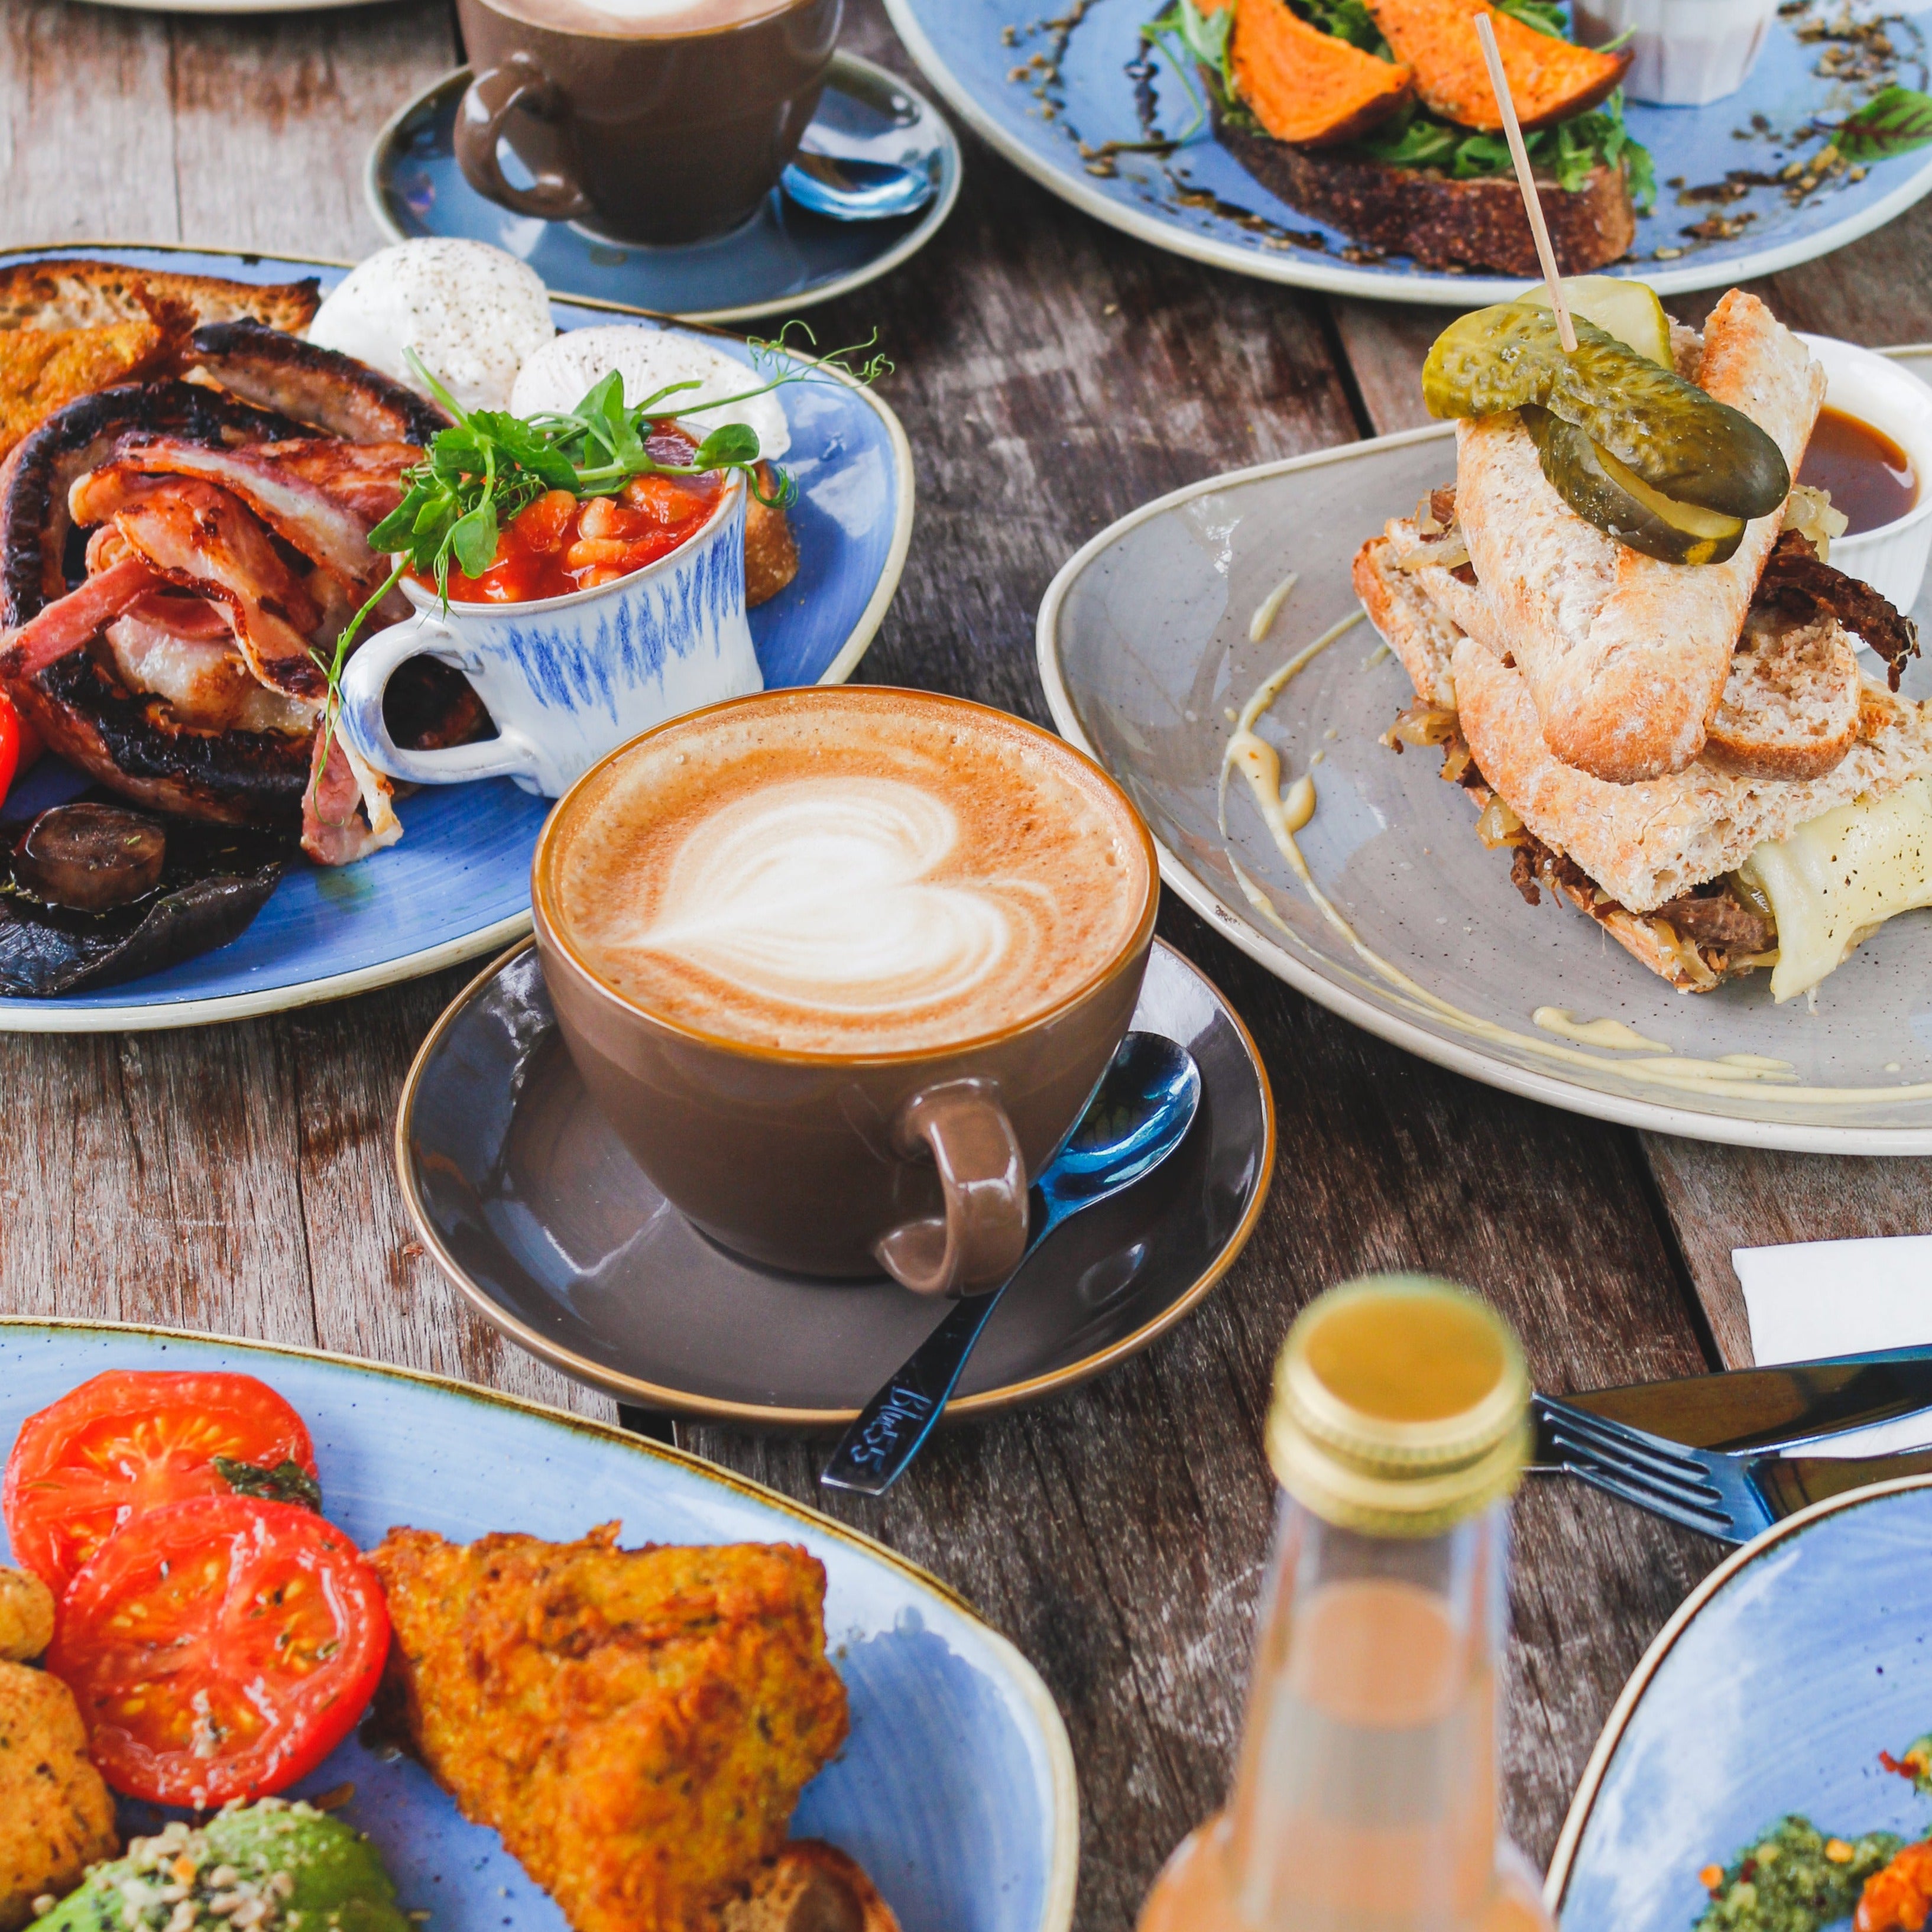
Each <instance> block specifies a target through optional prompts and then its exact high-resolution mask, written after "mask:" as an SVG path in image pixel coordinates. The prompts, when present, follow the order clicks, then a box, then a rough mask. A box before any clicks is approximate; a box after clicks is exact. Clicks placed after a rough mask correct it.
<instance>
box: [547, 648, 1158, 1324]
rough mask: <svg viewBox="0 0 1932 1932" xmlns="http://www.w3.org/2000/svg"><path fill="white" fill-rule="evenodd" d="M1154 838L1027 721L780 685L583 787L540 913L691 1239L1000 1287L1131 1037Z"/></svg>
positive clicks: (582, 1068)
mask: <svg viewBox="0 0 1932 1932" xmlns="http://www.w3.org/2000/svg"><path fill="white" fill-rule="evenodd" d="M1159 892H1160V880H1159V874H1158V871H1157V868H1156V862H1155V857H1154V844H1153V841H1152V840H1151V838H1149V836H1148V831H1147V828H1146V827H1145V826H1144V825H1143V824H1142V822H1141V820H1140V817H1139V814H1137V813H1136V811H1135V810H1134V808H1133V805H1131V804H1130V802H1128V800H1127V797H1126V795H1125V794H1124V793H1122V792H1121V790H1120V789H1119V787H1118V786H1116V785H1115V784H1114V782H1113V781H1112V779H1111V778H1109V777H1108V776H1107V775H1106V773H1105V772H1103V771H1102V770H1101V769H1100V767H1099V766H1097V765H1095V764H1094V763H1092V761H1091V760H1089V759H1088V758H1087V757H1084V756H1083V755H1082V754H1081V753H1079V751H1076V750H1074V749H1073V747H1072V746H1071V745H1068V744H1067V743H1065V742H1063V741H1062V740H1061V739H1058V738H1056V737H1055V736H1053V735H1052V733H1049V732H1046V731H1042V730H1039V729H1038V728H1037V727H1035V726H1034V725H1031V724H1028V723H1026V722H1025V721H1024V720H1022V719H1020V718H1014V717H1012V716H1010V715H1008V714H1007V713H1006V712H1001V711H995V710H992V709H989V708H988V707H987V706H984V705H979V704H972V703H968V702H966V701H965V700H963V699H960V698H955V697H941V696H939V695H938V694H935V693H932V692H929V691H898V690H892V689H888V688H883V687H880V686H872V685H868V686H853V687H824V688H808V689H804V690H784V691H765V692H762V693H760V694H757V696H754V697H745V698H739V699H734V700H731V701H730V702H728V703H724V704H718V705H713V706H711V707H709V709H706V710H703V711H698V712H692V713H691V714H689V715H687V716H685V717H683V718H678V719H676V720H674V721H672V722H671V723H670V724H664V725H661V726H660V727H658V729H657V730H654V731H650V732H647V733H645V734H644V736H642V737H641V738H637V739H633V740H632V741H631V742H630V743H629V744H628V745H624V746H623V747H622V748H620V749H619V750H617V751H613V752H612V753H611V754H610V756H609V757H606V758H605V759H604V760H603V761H602V762H601V763H599V764H597V765H595V766H592V768H591V769H590V770H589V772H586V773H585V775H583V777H582V778H580V779H579V780H578V781H577V784H575V785H574V787H572V788H571V790H570V791H568V793H565V796H564V797H563V799H562V801H561V802H560V803H559V805H558V806H557V808H556V811H554V812H553V813H552V814H551V815H550V820H549V822H548V823H547V824H546V825H545V826H544V829H543V832H542V834H541V836H540V838H538V842H537V849H536V855H535V859H534V861H533V863H532V874H531V890H530V901H531V908H532V916H533V919H534V921H535V928H536V941H537V949H538V953H539V955H540V956H541V959H542V961H543V968H544V979H545V980H546V981H547V983H548V986H549V989H550V999H551V1002H552V1004H553V1007H555V1010H556V1018H557V1024H558V1025H559V1028H560V1029H561V1031H562V1035H563V1039H564V1042H565V1045H566V1046H567V1047H568V1049H569V1052H570V1054H571V1058H572V1059H573V1060H574V1061H575V1063H576V1064H577V1070H578V1072H579V1073H580V1075H581V1076H582V1077H583V1082H584V1084H585V1085H586V1088H588V1089H589V1093H590V1094H591V1096H592V1098H593V1099H594V1100H595V1102H596V1103H597V1104H598V1106H599V1107H600V1108H601V1109H602V1110H603V1112H604V1114H605V1115H606V1116H607V1118H608V1119H609V1120H610V1124H611V1125H612V1126H613V1127H614V1128H615V1129H616V1132H617V1133H618V1135H619V1137H620V1138H621V1139H622V1141H623V1142H624V1143H625V1146H626V1147H628V1149H629V1150H630V1151H631V1154H632V1156H633V1157H634V1158H635V1160H637V1164H638V1166H640V1167H641V1168H642V1169H643V1172H644V1173H645V1174H646V1175H647V1176H648V1177H649V1179H650V1180H651V1181H652V1182H653V1183H654V1184H655V1185H656V1187H658V1189H659V1190H661V1193H663V1194H664V1196H665V1198H666V1199H667V1200H668V1201H669V1202H670V1203H671V1205H673V1207H675V1208H678V1209H679V1211H681V1212H682V1213H683V1214H685V1216H686V1217H687V1218H688V1219H689V1220H691V1221H692V1222H693V1223H695V1224H696V1225H697V1227H698V1228H700V1229H702V1230H703V1232H705V1233H706V1235H709V1236H710V1237H711V1238H712V1239H713V1240H715V1241H718V1242H719V1243H720V1244H722V1245H723V1246H724V1247H727V1248H730V1249H731V1250H734V1251H735V1252H736V1253H739V1254H741V1255H743V1256H746V1257H748V1259H751V1260H752V1261H754V1262H760V1263H762V1264H763V1265H766V1266H767V1267H771V1268H782V1269H785V1270H787V1271H792V1272H794V1273H798V1274H812V1275H823V1276H827V1277H846V1278H862V1277H869V1278H876V1277H877V1276H878V1275H879V1274H880V1273H881V1272H883V1273H885V1274H889V1275H891V1276H892V1277H893V1278H894V1279H895V1280H898V1281H899V1282H901V1283H903V1284H904V1286H906V1287H907V1288H910V1289H914V1290H916V1291H917V1292H920V1293H922V1294H930V1295H960V1294H971V1293H973V1292H977V1291H980V1290H983V1289H989V1288H991V1287H992V1286H995V1285H996V1284H997V1283H998V1282H1000V1281H1001V1280H1004V1278H1005V1277H1006V1276H1007V1275H1008V1274H1010V1273H1011V1272H1012V1271H1013V1268H1015V1267H1016V1265H1018V1263H1019V1260H1020V1258H1021V1257H1022V1255H1023V1254H1024V1253H1025V1250H1026V1244H1027V1237H1028V1205H1027V1190H1028V1187H1029V1185H1030V1184H1031V1181H1033V1179H1034V1177H1035V1176H1036V1175H1038V1173H1039V1172H1040V1169H1042V1168H1043V1166H1045V1165H1046V1163H1047V1161H1048V1160H1049V1159H1051V1157H1052V1155H1053V1154H1054V1153H1055V1151H1056V1150H1057V1149H1058V1147H1059V1145H1060V1144H1061V1142H1062V1141H1063V1140H1064V1139H1065V1138H1066V1136H1067V1133H1068V1132H1069V1130H1070V1129H1071V1128H1072V1127H1073V1125H1074V1124H1075V1123H1076V1121H1078V1120H1079V1118H1080V1115H1082V1112H1084V1111H1085V1108H1086V1106H1087V1103H1088V1100H1090V1099H1091V1097H1092V1096H1093V1094H1094V1089H1095V1088H1097V1086H1098V1085H1099V1084H1100V1078H1101V1076H1102V1075H1103V1073H1106V1070H1107V1067H1108V1064H1109V1062H1110V1061H1112V1058H1113V1057H1114V1055H1115V1052H1116V1050H1117V1049H1118V1047H1119V1046H1120V1044H1121V1040H1123V1038H1124V1037H1125V1036H1126V1034H1127V1027H1128V1025H1129V1022H1130V1020H1131V1019H1132V1017H1133V1011H1134V1007H1135V1004H1136V1001H1138V999H1139V996H1140V988H1141V980H1142V977H1143V975H1144V974H1145V971H1146V968H1147V960H1148V949H1149V947H1151V944H1152V943H1153V939H1154V913H1155V910H1156V908H1157V901H1158V898H1159Z"/></svg>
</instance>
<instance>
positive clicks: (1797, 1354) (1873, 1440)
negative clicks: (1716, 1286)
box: [1731, 1235, 1932, 1456]
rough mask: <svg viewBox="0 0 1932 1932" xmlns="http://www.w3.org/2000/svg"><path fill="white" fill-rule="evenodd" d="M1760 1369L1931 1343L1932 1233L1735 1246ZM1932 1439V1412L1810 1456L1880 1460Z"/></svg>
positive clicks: (1853, 1435)
mask: <svg viewBox="0 0 1932 1932" xmlns="http://www.w3.org/2000/svg"><path fill="white" fill-rule="evenodd" d="M1731 1265H1732V1266H1733V1268H1736V1270H1737V1272H1738V1280H1739V1283H1740V1284H1741V1285H1742V1287H1743V1289H1744V1292H1745V1313H1746V1314H1747V1315H1748V1316H1749V1318H1750V1320H1751V1352H1752V1354H1753V1355H1754V1356H1755V1357H1756V1358H1757V1363H1758V1365H1759V1367H1761V1368H1769V1367H1772V1365H1773V1364H1776V1363H1779V1362H1805V1361H1814V1360H1815V1359H1816V1358H1818V1357H1819V1356H1820V1355H1862V1354H1864V1353H1865V1352H1867V1351H1868V1350H1870V1349H1903V1348H1912V1347H1915V1346H1924V1345H1928V1344H1932V1235H1899V1236H1895V1237H1894V1238H1891V1239H1888V1240H1872V1241H1794V1242H1792V1243H1790V1244H1787V1246H1784V1247H1775V1248H1733V1250H1731ZM1928 1443H1932V1415H1925V1416H1921V1417H1909V1416H1908V1417H1906V1418H1902V1419H1901V1420H1900V1421H1897V1422H1886V1423H1880V1424H1877V1425H1876V1426H1875V1427H1873V1428H1870V1429H1861V1430H1855V1431H1852V1432H1850V1433H1846V1434H1845V1435H1843V1436H1835V1437H1834V1438H1832V1442H1831V1444H1830V1447H1829V1449H1824V1448H1820V1449H1816V1450H1811V1451H1807V1452H1805V1453H1807V1454H1831V1455H1846V1456H1853V1455H1856V1456H1873V1455H1882V1454H1885V1453H1886V1452H1887V1451H1891V1450H1894V1449H1915V1448H1923V1447H1924V1446H1925V1445H1927V1444H1928Z"/></svg>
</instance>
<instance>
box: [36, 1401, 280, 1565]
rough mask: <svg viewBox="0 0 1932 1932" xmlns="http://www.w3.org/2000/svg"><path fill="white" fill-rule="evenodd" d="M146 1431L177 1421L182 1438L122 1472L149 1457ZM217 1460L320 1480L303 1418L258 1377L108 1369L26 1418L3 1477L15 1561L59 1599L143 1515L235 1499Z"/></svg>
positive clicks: (173, 1423)
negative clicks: (194, 1502)
mask: <svg viewBox="0 0 1932 1932" xmlns="http://www.w3.org/2000/svg"><path fill="white" fill-rule="evenodd" d="M142 1424H147V1425H148V1427H150V1428H151V1429H152V1430H161V1429H163V1428H164V1427H167V1426H169V1425H170V1424H172V1426H174V1427H175V1428H177V1429H178V1430H181V1431H182V1432H183V1438H184V1439H181V1440H179V1441H178V1443H177V1446H176V1453H175V1454H172V1455H166V1456H163V1457H161V1458H160V1460H156V1459H155V1457H154V1456H153V1455H151V1454H145V1455H142V1461H141V1463H140V1466H139V1467H138V1468H137V1469H136V1472H135V1473H134V1474H133V1475H131V1476H130V1475H125V1474H124V1473H121V1474H117V1468H118V1469H121V1470H123V1471H124V1468H125V1465H126V1462H127V1458H128V1457H130V1456H134V1455H137V1454H142V1452H141V1451H140V1448H139V1442H138V1440H130V1439H131V1438H133V1437H134V1436H135V1432H136V1431H137V1430H139V1428H140V1427H141V1426H142ZM189 1436H191V1437H192V1439H193V1440H192V1441H189V1440H187V1439H185V1438H186V1437H189ZM154 1446H155V1447H157V1448H159V1447H160V1446H161V1445H159V1444H156V1445H154ZM90 1450H92V1451H93V1452H94V1453H93V1454H92V1455H90V1454H89V1451H90ZM217 1455H223V1456H229V1457H233V1458H234V1460H236V1461H237V1462H242V1463H258V1464H264V1465H266V1466H269V1467H270V1468H273V1467H274V1466H276V1465H277V1464H278V1463H282V1462H284V1461H285V1460H286V1461H290V1462H293V1463H297V1464H299V1466H301V1468H302V1470H303V1472H304V1473H305V1474H306V1475H310V1476H313V1475H314V1474H315V1473H316V1468H315V1448H314V1444H313V1443H311V1441H310V1439H309V1433H308V1428H307V1427H306V1426H305V1424H304V1423H303V1421H302V1418H301V1417H300V1416H299V1415H297V1414H296V1412H295V1410H294V1409H293V1408H292V1407H291V1406H290V1405H289V1403H287V1402H286V1401H285V1400H284V1399H283V1398H282V1397H281V1396H280V1395H278V1394H277V1393H276V1392H275V1390H273V1389H272V1388H270V1387H269V1385H268V1384H267V1383H266V1382H261V1381H258V1380H257V1379H256V1377H254V1376H239V1375H225V1374H218V1373H203V1372H200V1371H197V1370H188V1371H185V1372H181V1371H171V1370H142V1369H110V1370H107V1373H105V1374H103V1375H98V1376H95V1377H94V1378H93V1379H92V1381H89V1382H83V1383H82V1384H81V1385H80V1387H79V1388H74V1389H70V1390H69V1391H68V1393H67V1394H65V1395H64V1396H62V1397H61V1399H60V1400H59V1401H58V1402H56V1403H51V1404H50V1405H49V1406H48V1407H46V1408H45V1409H42V1410H40V1412H39V1413H38V1414H37V1415H30V1416H29V1417H28V1418H27V1420H26V1421H25V1422H23V1424H21V1425H20V1434H19V1435H18V1436H17V1437H16V1438H15V1439H14V1442H13V1454H11V1455H10V1456H9V1457H7V1474H6V1476H5V1480H4V1481H0V1513H4V1514H5V1517H6V1520H7V1537H8V1538H9V1540H10V1541H11V1543H12V1544H13V1560H14V1562H16V1563H19V1564H21V1565H24V1566H25V1567H26V1568H28V1569H29V1570H31V1571H33V1572H34V1574H35V1575H36V1576H37V1577H40V1578H41V1579H42V1580H43V1581H44V1582H45V1583H46V1585H47V1586H48V1588H49V1589H51V1590H52V1591H53V1592H54V1593H55V1595H56V1596H58V1595H59V1594H60V1592H62V1590H64V1589H65V1588H66V1586H67V1585H68V1582H69V1580H71V1578H72V1577H73V1576H74V1573H75V1571H77V1570H78V1569H79V1568H80V1567H81V1565H82V1564H83V1563H84V1562H86V1561H87V1560H88V1559H89V1558H90V1557H92V1556H93V1555H94V1554H95V1552H96V1551H97V1550H98V1549H99V1548H100V1547H101V1545H102V1544H103V1543H104V1542H105V1541H107V1539H108V1538H110V1537H111V1536H112V1535H113V1534H114V1533H115V1530H116V1529H118V1528H120V1527H121V1526H124V1524H125V1523H127V1522H128V1521H129V1520H131V1519H132V1518H133V1517H135V1516H136V1515H139V1514H145V1512H147V1511H150V1510H152V1509H156V1508H160V1507H162V1506H163V1505H166V1504H169V1503H173V1502H180V1501H181V1500H183V1499H185V1498H187V1497H188V1496H226V1495H227V1494H228V1493H229V1491H228V1486H227V1484H225V1483H224V1482H223V1481H222V1480H221V1478H220V1477H219V1476H218V1475H216V1473H215V1471H214V1457H216V1456H217Z"/></svg>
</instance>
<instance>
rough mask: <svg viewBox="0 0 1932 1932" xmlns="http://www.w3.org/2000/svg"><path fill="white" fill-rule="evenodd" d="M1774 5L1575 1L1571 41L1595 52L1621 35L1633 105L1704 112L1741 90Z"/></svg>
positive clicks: (1760, 0) (1722, 0)
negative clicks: (1626, 37)
mask: <svg viewBox="0 0 1932 1932" xmlns="http://www.w3.org/2000/svg"><path fill="white" fill-rule="evenodd" d="M1777 10H1778V0H1577V9H1576V11H1577V38H1578V39H1579V40H1581V41H1583V43H1584V44H1585V45H1586V46H1592V47H1601V46H1604V44H1605V43H1607V42H1608V41H1610V40H1616V39H1618V38H1619V37H1621V36H1622V35H1623V34H1630V36H1631V40H1630V46H1631V51H1632V55H1633V58H1632V59H1631V64H1630V70H1629V71H1628V73H1627V74H1625V76H1624V92H1625V93H1626V94H1627V95H1629V96H1630V98H1631V100H1633V101H1656V102H1658V103H1661V104H1662V105H1664V107H1704V106H1706V104H1709V102H1711V101H1721V100H1723V99H1724V96H1725V95H1727V94H1735V93H1736V92H1737V91H1738V89H1739V88H1741V87H1742V86H1744V84H1745V77H1746V76H1747V75H1748V74H1750V72H1751V69H1752V68H1754V67H1755V66H1756V65H1757V57H1758V55H1760V53H1762V52H1763V50H1764V41H1765V35H1766V34H1767V33H1768V32H1769V31H1770V27H1771V21H1772V15H1773V14H1774V13H1776V11H1777Z"/></svg>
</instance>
